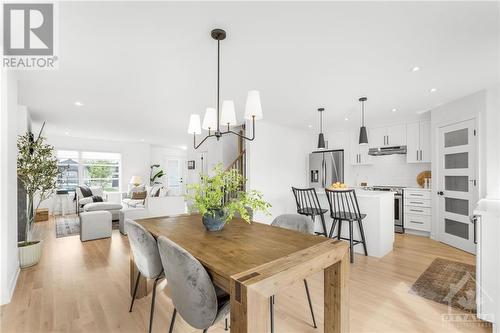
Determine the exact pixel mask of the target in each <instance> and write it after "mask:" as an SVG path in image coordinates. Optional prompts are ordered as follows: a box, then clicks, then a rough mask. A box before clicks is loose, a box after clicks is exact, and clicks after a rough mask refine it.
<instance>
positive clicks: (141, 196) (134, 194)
mask: <svg viewBox="0 0 500 333" xmlns="http://www.w3.org/2000/svg"><path fill="white" fill-rule="evenodd" d="M147 193H148V192H146V191H142V192H132V200H144V199H146V196H147Z"/></svg>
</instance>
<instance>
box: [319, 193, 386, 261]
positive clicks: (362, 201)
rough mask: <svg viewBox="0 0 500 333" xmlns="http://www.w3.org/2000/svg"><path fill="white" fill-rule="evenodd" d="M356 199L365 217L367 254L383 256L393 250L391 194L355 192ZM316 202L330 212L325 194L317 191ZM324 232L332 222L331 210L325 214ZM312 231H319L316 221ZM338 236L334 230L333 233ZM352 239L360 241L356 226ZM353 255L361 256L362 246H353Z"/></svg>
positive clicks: (343, 233)
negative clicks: (358, 254) (317, 200)
mask: <svg viewBox="0 0 500 333" xmlns="http://www.w3.org/2000/svg"><path fill="white" fill-rule="evenodd" d="M355 191H356V197H357V199H358V204H359V210H360V211H361V213H362V214H366V217H365V218H364V219H363V229H364V231H365V237H366V247H367V250H368V255H369V256H373V257H378V258H380V257H383V256H385V255H386V254H388V253H389V252H391V251H392V250H393V245H394V192H389V191H369V190H363V189H355ZM317 193H318V199H319V201H320V204H321V207H322V208H324V209H328V210H329V209H330V207H329V205H328V199H327V198H326V193H325V192H324V191H322V190H318V191H317ZM325 221H326V227H327V232H330V228H331V225H332V219H331V218H330V211H328V212H327V213H326V214H325ZM342 227H343V228H342V237H346V238H348V236H349V234H348V231H349V228H348V226H347V222H343V225H342ZM315 231H318V232H320V231H322V227H321V222H320V219H319V218H316V223H315ZM333 234H334V235H336V234H337V228H335V231H334V232H333ZM354 239H355V240H361V237H360V236H359V230H358V226H357V223H355V226H354ZM354 252H356V253H361V254H364V252H363V246H362V245H361V244H359V245H355V246H354Z"/></svg>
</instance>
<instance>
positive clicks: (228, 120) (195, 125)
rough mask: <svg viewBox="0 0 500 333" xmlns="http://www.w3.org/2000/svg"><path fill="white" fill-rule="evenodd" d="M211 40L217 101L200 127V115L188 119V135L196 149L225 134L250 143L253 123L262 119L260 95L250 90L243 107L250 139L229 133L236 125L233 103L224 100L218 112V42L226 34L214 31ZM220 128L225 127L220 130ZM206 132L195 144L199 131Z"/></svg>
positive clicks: (193, 115) (220, 30) (207, 112)
mask: <svg viewBox="0 0 500 333" xmlns="http://www.w3.org/2000/svg"><path fill="white" fill-rule="evenodd" d="M211 36H212V38H213V39H215V40H216V41H217V99H216V108H215V109H214V108H211V107H209V108H207V109H206V112H205V116H204V117H203V124H202V125H201V126H200V115H199V114H192V115H191V116H190V118H189V126H188V133H189V134H193V147H194V149H198V148H199V147H200V146H201V145H202V144H203V143H204V142H205V141H206V140H207V139H208V138H211V137H215V138H217V141H218V140H220V138H221V137H222V136H223V135H225V134H229V133H231V134H234V135H237V136H239V137H241V138H243V139H245V140H249V141H252V140H253V139H255V121H256V120H259V119H262V106H261V104H260V94H259V92H258V91H257V90H250V91H249V92H248V96H247V102H246V106H245V119H248V120H252V137H251V138H249V137H246V136H244V135H241V134H239V133H237V132H233V131H231V128H230V126H234V125H236V113H235V110H234V102H233V101H232V100H225V101H223V102H222V113H221V112H220V111H221V110H220V41H221V40H224V39H225V38H226V32H225V31H224V30H222V29H214V30H212V32H211ZM221 125H222V126H227V127H226V128H225V131H224V130H221V128H220V127H221ZM202 128H203V129H204V130H208V135H207V136H205V138H204V139H203V140H201V142H200V143H199V144H196V134H201V129H202Z"/></svg>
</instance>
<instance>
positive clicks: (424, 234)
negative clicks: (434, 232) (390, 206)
mask: <svg viewBox="0 0 500 333" xmlns="http://www.w3.org/2000/svg"><path fill="white" fill-rule="evenodd" d="M405 233H407V234H410V235H415V236H422V237H430V235H431V233H430V232H428V231H420V230H414V229H408V228H405Z"/></svg>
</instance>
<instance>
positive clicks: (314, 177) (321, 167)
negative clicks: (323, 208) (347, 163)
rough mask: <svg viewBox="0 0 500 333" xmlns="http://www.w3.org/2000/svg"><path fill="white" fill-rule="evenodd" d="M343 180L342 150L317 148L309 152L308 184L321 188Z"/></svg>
mask: <svg viewBox="0 0 500 333" xmlns="http://www.w3.org/2000/svg"><path fill="white" fill-rule="evenodd" d="M335 182H342V183H343V182H344V150H343V149H339V150H319V151H314V152H312V153H311V154H309V185H310V187H314V188H318V189H322V188H325V187H328V186H330V185H331V184H333V183H335Z"/></svg>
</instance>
